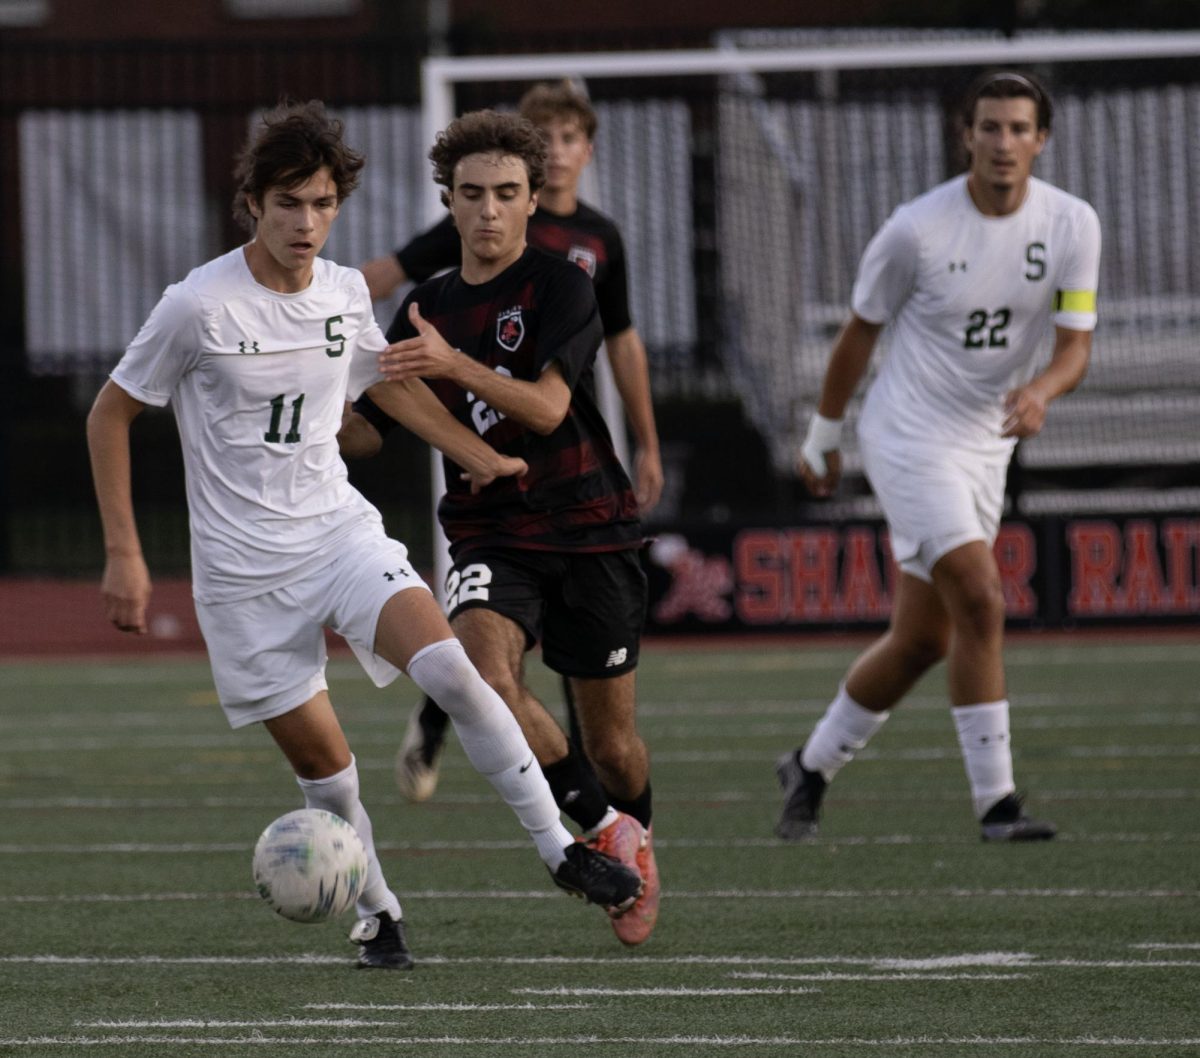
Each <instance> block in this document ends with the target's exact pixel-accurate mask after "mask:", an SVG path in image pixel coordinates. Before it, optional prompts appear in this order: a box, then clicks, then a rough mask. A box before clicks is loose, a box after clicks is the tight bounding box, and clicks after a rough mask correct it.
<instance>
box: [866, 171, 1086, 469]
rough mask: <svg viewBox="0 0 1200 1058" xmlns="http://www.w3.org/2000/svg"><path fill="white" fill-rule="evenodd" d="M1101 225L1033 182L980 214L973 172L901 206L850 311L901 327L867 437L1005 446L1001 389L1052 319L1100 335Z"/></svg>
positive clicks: (1040, 342)
mask: <svg viewBox="0 0 1200 1058" xmlns="http://www.w3.org/2000/svg"><path fill="white" fill-rule="evenodd" d="M1099 271H1100V222H1099V219H1098V218H1097V216H1096V212H1095V210H1093V209H1092V207H1091V206H1089V205H1088V204H1087V203H1086V202H1084V201H1083V200H1082V199H1079V198H1075V197H1074V196H1073V195H1069V194H1067V193H1066V192H1065V191H1061V190H1059V189H1058V188H1056V187H1053V186H1052V185H1050V184H1047V183H1045V182H1044V181H1041V180H1037V179H1030V181H1029V193H1028V195H1027V196H1026V199H1025V202H1024V203H1023V204H1022V205H1021V208H1020V209H1018V210H1017V211H1016V212H1015V213H1011V214H1009V215H1007V216H1003V217H989V216H985V215H984V214H982V213H980V212H979V210H978V209H977V208H976V207H975V204H974V203H973V202H972V200H971V196H970V193H969V192H968V191H967V178H966V176H965V175H964V176H959V177H957V178H955V179H953V180H950V181H947V182H946V183H944V184H940V185H939V186H937V187H935V188H933V189H932V190H931V191H929V192H927V193H926V194H924V195H921V196H920V197H918V198H916V199H913V200H912V201H911V202H908V203H906V204H905V205H902V206H900V207H899V208H898V209H897V210H896V211H895V213H893V214H892V216H891V217H890V218H889V219H888V221H887V223H885V224H884V226H883V227H882V228H880V229H879V231H878V232H877V233H876V235H875V237H874V238H873V239H872V240H871V242H870V244H869V245H868V246H867V249H866V252H865V253H864V254H863V258H862V262H861V264H860V265H859V272H858V278H857V281H856V282H855V285H854V293H853V298H852V307H853V309H854V312H855V314H856V315H858V316H859V317H861V318H862V319H864V320H866V321H868V322H870V323H888V324H890V325H891V326H890V334H889V339H890V340H889V342H888V346H887V355H886V357H885V358H884V360H883V363H882V365H881V367H880V370H879V373H878V375H877V376H876V378H875V381H874V382H873V384H872V385H871V388H870V391H869V392H868V394H867V399H866V403H865V405H864V409H863V414H862V417H861V419H860V425H859V432H860V434H862V435H863V436H865V437H869V438H871V439H872V440H874V441H875V442H876V443H879V444H900V445H904V444H912V443H915V444H934V445H942V444H947V443H952V444H954V445H956V446H957V447H959V448H964V449H969V450H976V451H979V452H980V453H981V454H995V455H1002V454H1004V453H1005V452H1009V451H1011V449H1012V446H1013V444H1014V443H1015V442H1014V441H1013V439H1012V438H1002V437H1001V436H1000V434H1001V430H1002V425H1001V424H1002V421H1003V418H1004V410H1003V402H1004V396H1005V394H1006V393H1008V392H1009V390H1011V389H1013V388H1015V387H1017V386H1020V385H1022V384H1024V383H1025V382H1027V381H1028V380H1029V378H1030V377H1031V376H1032V375H1033V373H1034V370H1035V368H1036V366H1037V358H1038V354H1039V352H1040V351H1041V350H1044V349H1046V348H1047V347H1048V345H1049V334H1050V325H1051V323H1052V322H1053V323H1054V324H1056V325H1058V326H1060V327H1066V328H1070V329H1073V330H1081V331H1083V330H1091V329H1093V328H1094V327H1095V325H1096V312H1095V302H1096V297H1095V292H1096V284H1097V280H1098V278H1099Z"/></svg>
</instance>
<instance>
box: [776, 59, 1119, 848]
mask: <svg viewBox="0 0 1200 1058" xmlns="http://www.w3.org/2000/svg"><path fill="white" fill-rule="evenodd" d="M1050 119H1051V102H1050V98H1049V96H1048V95H1047V93H1046V90H1045V88H1044V87H1043V86H1042V85H1041V84H1040V83H1038V82H1037V81H1036V79H1034V78H1033V77H1031V76H1028V75H1025V74H1022V73H1016V72H1001V73H995V74H990V75H987V76H985V77H983V78H981V79H979V80H978V81H977V82H976V83H975V84H974V85H973V86H972V89H971V90H970V92H969V93H968V95H967V98H966V102H965V106H964V111H963V120H964V126H965V130H964V136H965V143H966V148H967V151H968V154H969V155H970V165H969V168H968V171H967V173H966V174H964V175H962V176H959V177H957V178H956V179H953V180H950V181H948V182H947V183H944V184H941V185H939V186H938V187H935V188H933V189H932V190H931V191H929V192H927V193H926V194H924V195H921V196H920V197H918V198H916V199H914V200H913V201H911V202H908V203H906V204H904V205H902V206H900V207H899V208H898V209H897V210H896V211H895V213H893V214H892V216H891V218H889V220H888V221H887V222H886V223H885V224H884V226H883V227H882V228H881V229H880V230H879V231H878V232H877V233H876V235H875V237H874V238H873V239H872V240H871V242H870V244H869V245H868V247H867V249H866V252H865V253H864V254H863V258H862V262H861V264H860V266H859V273H858V278H857V280H856V282H855V286H854V291H853V296H852V305H851V308H852V312H851V315H850V318H849V319H848V321H847V322H846V324H845V325H844V327H843V328H842V330H841V332H840V334H839V335H838V338H837V340H836V341H835V343H834V346H833V351H832V354H831V356H830V361H829V365H828V368H827V370H826V374H825V380H824V385H823V388H822V391H821V398H820V403H819V404H818V407H817V412H816V414H815V415H814V416H813V418H812V420H811V423H810V425H809V429H808V433H807V436H806V438H805V441H804V444H803V447H802V449H801V463H800V470H801V473H802V475H803V477H804V480H805V483H806V484H807V486H808V488H809V489H810V490H811V491H812V492H813V493H814V494H815V495H817V496H828V495H830V494H831V493H832V491H833V489H834V488H835V487H836V485H837V483H838V478H839V476H840V471H841V453H840V447H841V423H842V418H843V415H844V412H845V408H846V405H847V403H848V402H849V400H850V398H851V396H852V395H853V393H854V391H855V389H856V388H857V386H858V383H859V382H860V380H861V379H862V377H863V375H864V374H865V372H866V369H867V365H868V363H869V361H870V357H871V354H872V351H873V349H874V347H875V344H876V340H877V339H878V337H879V335H880V332H881V331H882V330H883V329H884V327H885V326H886V327H888V328H889V329H890V344H889V349H888V356H887V358H886V359H885V361H884V363H883V365H882V366H881V368H880V370H879V373H878V375H877V377H876V378H875V380H874V382H873V383H872V385H871V387H870V390H869V391H868V393H867V396H866V399H865V402H864V405H863V409H862V414H861V416H860V422H859V428H858V435H859V444H860V450H861V452H862V459H863V466H864V469H865V471H866V474H867V478H868V480H869V481H870V484H871V487H872V489H873V490H874V492H875V494H876V496H877V498H878V500H879V503H880V506H881V507H882V508H883V513H884V516H885V517H886V519H887V523H888V530H889V533H890V537H891V547H892V553H893V557H894V558H895V560H896V562H897V564H898V565H899V568H900V575H899V577H898V578H897V587H896V593H895V599H894V601H893V609H892V616H891V622H890V625H889V627H888V629H887V631H886V632H885V633H884V635H883V636H882V637H881V638H880V639H878V640H876V641H875V642H874V643H873V644H872V645H871V646H870V647H869V648H868V649H867V650H866V651H865V652H864V653H863V654H861V655H860V656H859V657H858V659H857V660H856V661H855V662H854V663H853V664H852V665H851V667H850V670H849V672H848V673H847V674H846V677H845V680H844V682H843V683H842V685H841V687H840V688H839V690H838V693H837V696H836V697H835V698H834V700H833V701H832V702H831V703H830V705H829V707H828V709H827V710H826V711H825V714H824V715H823V716H822V718H821V719H820V720H819V721H818V723H817V725H816V727H815V728H814V729H813V731H812V733H811V734H810V735H809V737H808V740H807V741H806V742H805V743H804V745H802V746H801V747H800V748H798V749H796V750H794V751H792V752H789V753H787V754H785V755H784V756H783V757H782V758H780V760H779V762H778V764H777V766H776V772H777V775H778V777H779V781H780V784H781V786H782V787H783V790H784V806H783V811H782V813H781V816H780V819H779V823H778V825H777V826H776V833H777V834H778V835H779V836H780V837H781V838H783V839H785V840H789V841H797V840H803V839H805V838H808V837H812V836H813V835H815V833H816V831H817V825H818V814H819V811H820V807H821V803H822V799H823V797H824V794H825V788H826V785H827V784H828V783H829V782H830V781H831V780H832V779H833V777H834V776H835V775H836V774H837V772H838V771H839V770H840V769H841V768H842V767H843V765H845V764H846V763H847V762H848V761H850V760H851V759H852V758H853V756H854V754H855V753H856V752H857V751H858V750H860V749H862V747H863V746H865V745H866V743H867V741H868V739H870V737H871V736H872V735H873V734H874V733H875V732H876V731H877V730H878V729H879V727H880V726H881V725H882V724H883V722H884V721H885V720H886V719H887V718H888V716H889V714H890V711H891V709H892V708H893V707H894V706H895V705H897V704H898V703H899V701H900V700H901V698H902V697H903V696H904V695H905V693H906V692H907V691H908V690H909V689H910V688H911V687H912V686H913V684H914V683H915V682H916V680H917V679H918V678H919V677H920V676H921V675H922V674H923V673H925V672H926V671H927V670H928V669H929V668H930V667H931V666H933V665H934V664H935V663H936V662H938V661H940V660H942V659H943V658H944V659H945V660H946V663H947V683H948V692H949V699H950V706H951V713H952V715H953V717H954V722H955V726H956V728H957V730H958V739H959V745H960V747H961V749H962V755H963V762H964V764H965V766H966V772H967V779H968V781H969V783H970V788H971V797H972V802H973V806H974V811H975V815H976V818H977V819H978V820H979V823H980V828H981V835H982V837H983V838H984V840H987V841H1029V840H1038V839H1047V838H1051V837H1053V836H1054V834H1055V828H1054V826H1053V825H1052V824H1050V823H1047V822H1043V821H1040V820H1036V819H1031V818H1030V817H1028V816H1027V815H1026V814H1025V812H1024V810H1023V808H1022V804H1021V799H1020V797H1019V796H1018V795H1017V793H1016V787H1015V785H1014V781H1013V767H1012V753H1011V749H1010V743H1009V718H1008V712H1009V705H1008V699H1007V694H1006V689H1005V677H1004V662H1003V656H1002V644H1003V635H1004V618H1005V606H1004V595H1003V593H1002V591H1001V584H1000V576H999V572H998V569H997V566H996V561H995V558H994V556H993V553H992V544H993V543H994V541H995V537H996V532H997V529H998V526H999V522H1000V513H1001V507H1002V503H1003V498H1004V479H1005V473H1006V470H1007V467H1008V462H1009V459H1010V458H1011V455H1012V450H1013V447H1014V446H1015V444H1016V442H1017V441H1018V440H1019V439H1020V438H1023V437H1030V436H1032V435H1034V434H1036V433H1037V432H1038V431H1039V430H1040V429H1041V427H1042V423H1043V421H1044V419H1045V416H1046V408H1047V405H1049V404H1050V402H1051V401H1053V400H1055V399H1056V398H1057V397H1059V396H1061V395H1062V394H1064V393H1067V392H1068V391H1070V390H1072V389H1073V388H1074V387H1075V386H1076V385H1078V383H1079V381H1080V380H1081V379H1082V378H1083V375H1084V372H1085V371H1086V369H1087V363H1088V357H1089V355H1090V352H1091V337H1092V330H1093V328H1094V327H1095V324H1096V284H1097V278H1098V274H1099V260H1100V224H1099V221H1098V219H1097V217H1096V213H1095V211H1094V210H1093V209H1092V208H1091V206H1089V205H1088V204H1087V203H1086V202H1083V201H1082V200H1080V199H1078V198H1075V197H1074V196H1072V195H1069V194H1067V193H1066V192H1064V191H1061V190H1059V189H1057V188H1055V187H1052V186H1051V185H1049V184H1047V183H1044V182H1043V181H1041V180H1038V179H1036V178H1035V177H1034V176H1033V175H1032V167H1033V163H1034V160H1035V159H1036V158H1037V156H1038V155H1039V154H1040V153H1041V151H1042V148H1043V147H1044V146H1045V143H1046V139H1047V136H1048V135H1049V132H1050ZM1051 324H1053V327H1054V346H1053V351H1052V354H1051V357H1050V361H1049V364H1048V366H1046V367H1045V368H1044V369H1043V370H1041V371H1040V372H1037V371H1036V363H1035V361H1036V357H1037V354H1038V352H1039V345H1040V344H1041V341H1042V338H1043V336H1044V335H1045V334H1046V333H1047V332H1048V331H1049V329H1050V326H1051Z"/></svg>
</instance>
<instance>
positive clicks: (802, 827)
mask: <svg viewBox="0 0 1200 1058" xmlns="http://www.w3.org/2000/svg"><path fill="white" fill-rule="evenodd" d="M803 752H804V747H803V746H801V747H800V748H799V749H796V750H793V751H792V752H790V753H785V754H784V755H783V756H782V757H780V758H779V760H778V761H777V762H776V763H775V775H776V776H777V777H778V779H779V785H780V786H782V787H783V798H784V800H783V811H782V812H780V813H779V822H778V823H776V824H775V834H776V836H777V837H780V838H783V840H784V841H810V840H811V839H813V838H815V837H816V836H817V829H818V826H817V820H818V817H819V816H820V814H821V798H823V797H824V796H825V787H826V786H827V785H828V783H826V781H825V777H824V776H823V775H822V774H821V773H820V772H817V771H809V770H808V769H807V768H806V767H805V766H804V765H803V764H801V763H800V754H801V753H803Z"/></svg>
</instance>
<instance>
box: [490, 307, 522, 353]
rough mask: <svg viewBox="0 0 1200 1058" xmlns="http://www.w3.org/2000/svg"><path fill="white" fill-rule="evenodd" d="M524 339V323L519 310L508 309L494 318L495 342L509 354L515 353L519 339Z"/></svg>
mask: <svg viewBox="0 0 1200 1058" xmlns="http://www.w3.org/2000/svg"><path fill="white" fill-rule="evenodd" d="M524 337H525V321H524V320H523V319H522V318H521V308H520V306H518V307H517V308H515V309H508V310H507V311H505V312H502V313H500V315H499V316H497V317H496V341H497V342H499V343H500V344H501V345H502V346H503V347H504V348H505V349H507V350H508V351H509V352H510V353H515V352H516V351H517V346H518V345H520V344H521V339H522V338H524Z"/></svg>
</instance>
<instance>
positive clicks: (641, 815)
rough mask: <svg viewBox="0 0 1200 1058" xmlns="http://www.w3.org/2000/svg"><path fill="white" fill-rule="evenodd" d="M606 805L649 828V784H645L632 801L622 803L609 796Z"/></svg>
mask: <svg viewBox="0 0 1200 1058" xmlns="http://www.w3.org/2000/svg"><path fill="white" fill-rule="evenodd" d="M608 803H609V804H610V805H612V806H613V808H615V809H616V810H617V811H618V812H624V813H625V814H626V815H627V816H633V818H634V819H636V820H637V821H638V822H639V823H641V824H642V826H644V827H647V828H648V827H649V826H650V816H651V811H650V783H649V782H647V783H646V788H645V789H644V790H643V791H642V792H641V793H640V794H638V795H637V797H635V798H634V799H633V800H632V801H622V800H621V798H619V797H613V796H612V795H611V794H609V797H608Z"/></svg>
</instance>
